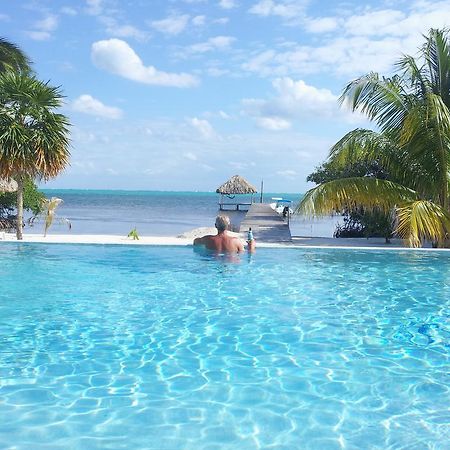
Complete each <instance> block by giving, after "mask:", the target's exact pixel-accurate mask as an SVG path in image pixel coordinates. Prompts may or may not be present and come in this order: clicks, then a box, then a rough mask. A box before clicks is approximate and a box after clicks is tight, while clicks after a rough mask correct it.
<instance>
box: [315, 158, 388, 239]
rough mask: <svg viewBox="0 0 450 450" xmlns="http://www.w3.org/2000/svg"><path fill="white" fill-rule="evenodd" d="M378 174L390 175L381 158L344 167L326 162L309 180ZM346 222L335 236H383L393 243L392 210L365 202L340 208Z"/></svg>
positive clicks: (376, 176) (375, 175)
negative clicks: (367, 206) (380, 208)
mask: <svg viewBox="0 0 450 450" xmlns="http://www.w3.org/2000/svg"><path fill="white" fill-rule="evenodd" d="M352 177H375V178H382V179H386V178H388V174H387V173H386V171H385V170H383V168H382V167H381V166H380V164H379V162H378V161H367V162H366V161H362V162H361V161H357V162H355V163H352V164H350V165H347V166H344V167H334V166H333V164H331V163H330V162H324V163H323V164H321V165H320V166H319V167H317V168H316V170H315V171H314V172H313V173H311V174H309V175H308V177H307V179H306V180H307V181H310V182H312V183H315V184H321V183H326V182H329V181H333V180H339V179H341V178H352ZM340 213H341V214H342V222H340V223H338V224H337V225H336V230H335V231H334V234H333V236H334V237H343V238H351V237H365V238H369V237H383V238H385V239H386V242H389V240H390V238H391V236H392V234H393V231H394V230H393V223H392V215H391V213H386V212H385V211H382V210H379V209H373V208H371V209H366V208H364V207H363V206H361V205H358V206H353V207H348V208H345V209H344V210H343V211H340Z"/></svg>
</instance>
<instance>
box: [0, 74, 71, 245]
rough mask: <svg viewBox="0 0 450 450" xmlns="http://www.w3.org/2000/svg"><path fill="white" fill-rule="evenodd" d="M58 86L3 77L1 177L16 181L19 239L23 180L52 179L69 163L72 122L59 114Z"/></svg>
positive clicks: (30, 78) (31, 78)
mask: <svg viewBox="0 0 450 450" xmlns="http://www.w3.org/2000/svg"><path fill="white" fill-rule="evenodd" d="M62 100H63V96H62V94H61V91H60V88H59V87H52V86H50V85H49V84H48V83H44V82H42V81H39V80H37V79H36V78H35V77H34V76H30V75H27V74H20V73H16V72H14V71H7V72H4V73H2V74H0V178H5V179H10V178H14V179H15V180H16V181H17V184H18V189H17V239H22V226H23V187H24V180H25V179H27V178H31V179H44V180H46V179H49V178H52V177H55V176H56V175H57V174H58V173H60V172H61V171H62V170H63V169H64V168H65V167H66V165H67V164H68V162H69V156H70V152H69V130H68V128H69V121H68V119H67V118H66V117H65V116H64V115H62V114H58V113H57V112H56V109H57V108H59V107H60V106H61V105H62Z"/></svg>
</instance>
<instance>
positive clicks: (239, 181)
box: [216, 175, 258, 195]
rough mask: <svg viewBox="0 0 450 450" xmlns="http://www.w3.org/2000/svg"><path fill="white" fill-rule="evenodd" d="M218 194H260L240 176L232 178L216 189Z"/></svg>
mask: <svg viewBox="0 0 450 450" xmlns="http://www.w3.org/2000/svg"><path fill="white" fill-rule="evenodd" d="M216 192H217V193H218V194H230V195H234V194H254V193H255V192H258V191H257V190H256V189H255V187H254V186H252V185H251V184H250V183H249V182H248V181H247V180H245V179H244V178H242V177H241V176H240V175H235V176H234V177H231V178H230V179H229V180H228V181H226V182H225V183H223V184H222V185H221V186H219V187H218V188H217V189H216Z"/></svg>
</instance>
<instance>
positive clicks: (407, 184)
mask: <svg viewBox="0 0 450 450" xmlns="http://www.w3.org/2000/svg"><path fill="white" fill-rule="evenodd" d="M340 100H341V102H342V103H346V104H349V105H350V106H351V108H352V109H353V111H355V110H358V111H361V112H362V113H364V114H365V115H366V116H367V117H368V118H369V119H370V120H371V121H373V122H374V123H375V124H376V125H377V126H378V129H379V131H377V132H375V131H372V130H365V129H356V130H353V131H351V132H349V133H348V134H346V135H345V136H344V137H343V138H342V139H341V140H340V141H339V142H337V143H336V144H335V145H334V146H333V147H332V148H331V151H330V154H329V158H328V162H329V163H330V164H331V166H334V167H336V168H339V167H341V168H342V167H345V166H348V165H351V164H354V163H358V162H364V161H365V162H370V161H378V162H379V163H380V164H381V166H382V167H383V169H384V170H385V171H386V172H387V173H388V174H389V177H388V179H378V178H370V177H354V178H342V179H339V180H335V181H330V182H328V183H323V184H320V185H319V186H317V187H315V188H313V189H311V190H310V191H308V192H307V194H306V195H305V197H304V199H303V200H302V202H301V203H300V205H299V207H298V209H297V211H299V212H302V213H305V212H306V213H308V214H312V215H320V214H327V213H330V212H332V211H336V210H337V211H339V210H343V209H345V208H349V207H353V206H356V205H359V206H363V207H365V208H368V209H373V208H376V209H381V210H384V211H385V212H386V213H389V212H391V211H394V213H395V214H394V216H395V221H396V224H397V226H396V233H397V234H398V235H400V236H401V237H403V238H405V239H407V241H408V242H409V244H410V245H411V246H420V245H421V244H422V242H423V240H425V239H428V240H431V241H433V242H434V243H436V244H439V245H443V243H444V241H445V240H446V239H447V238H448V235H449V233H450V211H449V183H450V43H449V39H448V35H447V32H446V31H445V30H435V29H432V30H430V32H429V35H428V36H426V37H425V44H424V45H423V46H422V47H421V48H420V52H419V57H418V58H416V59H415V58H413V57H412V56H404V57H403V58H401V59H400V60H399V62H398V63H397V73H396V74H395V75H394V76H392V77H389V78H385V77H381V76H380V75H378V74H376V73H370V74H368V75H365V76H363V77H361V78H358V79H356V80H354V81H352V82H351V83H349V84H348V85H347V87H346V88H345V89H344V91H343V94H342V96H341V99H340Z"/></svg>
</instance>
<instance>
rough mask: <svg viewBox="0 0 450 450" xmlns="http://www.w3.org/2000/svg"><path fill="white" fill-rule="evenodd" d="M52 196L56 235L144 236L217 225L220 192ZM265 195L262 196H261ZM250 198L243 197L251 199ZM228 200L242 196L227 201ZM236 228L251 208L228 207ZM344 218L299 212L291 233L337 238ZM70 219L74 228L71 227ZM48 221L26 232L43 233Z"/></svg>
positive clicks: (55, 192) (66, 192)
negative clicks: (337, 228)
mask: <svg viewBox="0 0 450 450" xmlns="http://www.w3.org/2000/svg"><path fill="white" fill-rule="evenodd" d="M42 191H43V192H44V193H45V195H46V196H47V197H49V198H51V197H58V198H61V199H62V200H63V203H62V204H61V205H60V206H59V207H58V209H57V211H56V218H55V220H54V222H53V225H52V227H51V229H50V230H49V233H50V234H68V233H73V234H110V235H127V234H128V233H129V232H130V231H131V230H132V229H134V228H136V230H137V232H138V234H139V235H141V236H178V235H181V234H183V233H185V232H189V231H191V230H193V229H196V228H200V227H212V226H214V220H215V217H216V216H217V214H218V213H219V210H218V201H219V195H218V194H216V193H215V192H165V191H126V190H85V189H43V190H42ZM272 197H277V198H283V199H285V200H291V201H292V205H293V206H292V208H295V205H297V204H298V202H299V200H300V199H301V198H302V194H292V193H268V194H264V197H263V201H264V202H267V203H270V202H272ZM254 199H255V200H256V201H259V200H260V197H259V195H257V196H255V197H254ZM249 200H250V198H245V197H244V196H243V198H242V199H241V198H239V201H249ZM227 201H230V202H232V201H237V199H236V200H233V199H231V200H227ZM226 214H228V215H229V216H230V219H231V222H232V224H233V225H234V226H235V227H238V226H239V223H240V221H241V220H242V219H243V217H244V215H245V212H236V211H229V212H228V211H227V212H226ZM338 221H339V217H326V218H322V219H316V220H311V219H307V218H304V217H299V216H294V217H293V218H292V220H291V223H290V226H291V233H292V235H294V236H306V237H332V235H333V232H334V229H335V225H336V223H337V222H338ZM68 222H70V225H71V228H70V230H69V228H68ZM43 228H44V224H43V220H40V221H38V222H36V223H35V225H34V226H33V227H29V226H27V227H26V228H25V230H24V231H25V232H26V233H27V232H28V233H40V232H41V231H42V230H43Z"/></svg>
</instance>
